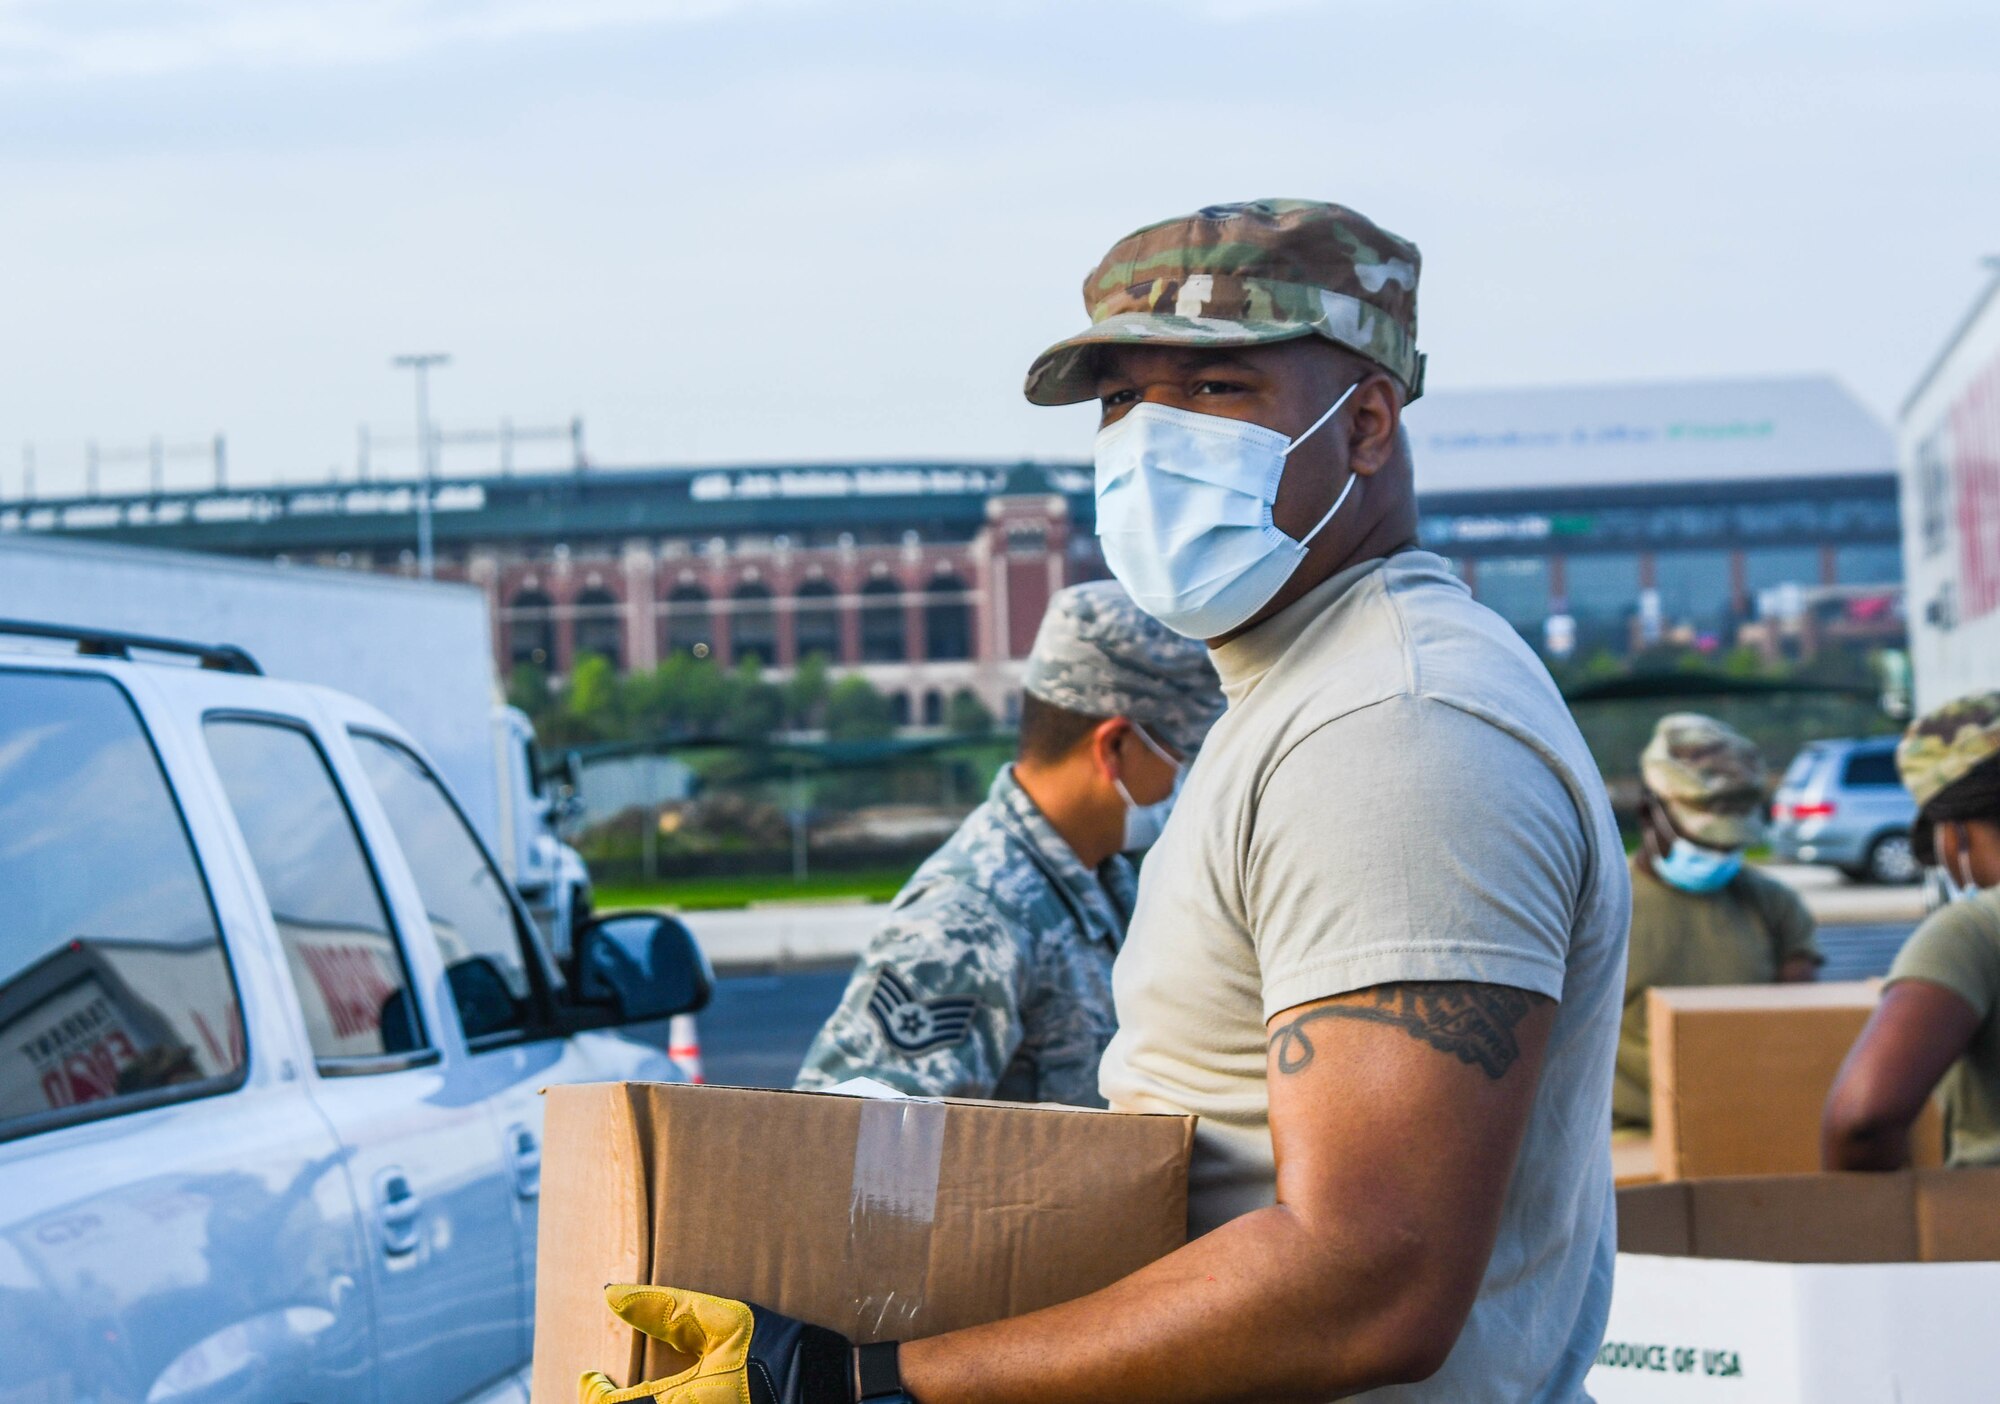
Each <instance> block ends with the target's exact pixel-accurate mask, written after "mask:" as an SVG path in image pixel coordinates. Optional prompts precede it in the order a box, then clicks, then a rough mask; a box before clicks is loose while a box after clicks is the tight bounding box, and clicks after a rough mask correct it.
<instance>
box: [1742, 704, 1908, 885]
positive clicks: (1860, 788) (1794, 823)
mask: <svg viewBox="0 0 2000 1404" xmlns="http://www.w3.org/2000/svg"><path fill="white" fill-rule="evenodd" d="M1916 815H1917V807H1916V804H1915V802H1914V801H1912V800H1911V799H1910V792H1909V791H1908V790H1905V789H1904V788H1903V782H1902V779H1901V778H1900V777H1899V776H1898V775H1897V774H1896V738H1895V737H1893V736H1879V737H1869V738H1867V739H1864V740H1837V741H1815V742H1813V743H1811V744H1810V745H1808V746H1806V747H1805V749H1803V750H1801V751H1800V752H1799V753H1798V755H1797V756H1796V757H1794V758H1793V760H1792V763H1791V765H1790V766H1789V767H1788V768H1787V769H1786V771H1785V778H1784V780H1783V781H1782V782H1781V783H1780V784H1779V786H1778V793H1777V795H1776V796H1775V797H1774V798H1773V799H1772V802H1771V851H1772V856H1773V857H1775V858H1777V859H1778V860H1779V861H1780V862H1786V863H1818V864H1823V865H1825V866H1827V867H1832V868H1839V869H1840V870H1841V871H1842V872H1844V873H1846V874H1847V875H1848V876H1849V877H1851V878H1853V879H1854V880H1855V881H1857V882H1880V883H1911V882H1916V881H1918V880H1919V879H1921V878H1922V877H1923V868H1922V866H1921V865H1920V864H1918V862H1917V859H1916V855H1915V854H1914V853H1912V852H1911V851H1910V825H1911V823H1912V822H1913V821H1914V820H1915V819H1916Z"/></svg>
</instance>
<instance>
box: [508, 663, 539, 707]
mask: <svg viewBox="0 0 2000 1404" xmlns="http://www.w3.org/2000/svg"><path fill="white" fill-rule="evenodd" d="M507 701H508V703H509V704H510V705H511V706H515V707H519V708H520V709H521V710H522V711H524V712H526V713H527V714H528V715H529V716H530V717H536V716H540V715H541V714H542V713H544V712H546V711H548V709H549V670H548V669H546V668H544V667H543V666H542V665H541V664H539V663H516V664H515V665H514V670H513V671H512V672H510V673H509V674H507Z"/></svg>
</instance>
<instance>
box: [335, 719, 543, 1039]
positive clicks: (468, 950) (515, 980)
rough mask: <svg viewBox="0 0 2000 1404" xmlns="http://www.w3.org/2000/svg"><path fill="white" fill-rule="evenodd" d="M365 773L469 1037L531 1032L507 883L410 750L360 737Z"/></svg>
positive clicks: (522, 957)
mask: <svg viewBox="0 0 2000 1404" xmlns="http://www.w3.org/2000/svg"><path fill="white" fill-rule="evenodd" d="M353 735H354V748H355V750H356V751H357V752H359V753H360V756H361V768H362V770H363V771H364V772H365V773H366V774H367V776H368V779H369V782H370V783H371V784H372V785H373V786H374V787H375V794H376V796H377V797H378V798H379V799H380V800H381V801H382V808H383V810H384V812H386V813H387V814H388V816H389V827H390V828H392V829H394V830H395V831H396V841H397V842H398V843H400V844H401V845H402V847H403V856H404V857H405V858H407V859H408V860H409V863H410V873H411V875H412V876H414V877H415V878H416V880H417V891H418V892H419V893H421V894H422V896H423V899H424V910H425V911H426V912H427V913H429V915H430V919H431V930H432V931H433V932H434V933H436V936H437V942H438V949H439V951H440V952H441V953H442V954H443V956H444V962H445V970H446V973H447V975H448V976H449V980H450V984H451V993H452V998H453V999H454V1000H455V1001H457V1004H458V1015H459V1019H460V1021H461V1022H462V1023H463V1024H464V1026H465V1036H466V1037H467V1038H469V1039H471V1038H484V1037H488V1036H491V1035H493V1034H503V1033H513V1032H516V1031H518V1030H521V1029H525V1028H526V1027H527V1026H528V1024H529V1023H530V1022H531V1018H530V1014H531V1011H532V1010H533V1008H534V1000H533V994H534V987H533V985H532V984H531V983H530V978H529V974H528V961H527V948H526V945H525V943H524V940H523V936H524V933H523V932H522V930H521V928H520V926H519V924H518V923H517V922H516V920H515V914H514V903H513V899H512V897H511V896H510V895H509V894H508V891H507V883H506V880H505V879H504V878H502V877H501V876H500V874H499V872H498V870H497V869H495V868H494V866H493V864H492V863H491V862H490V861H489V860H488V859H487V857H486V852H485V850H484V849H482V848H481V847H480V846H479V840H478V839H476V838H474V837H473V833H472V828H471V826H470V825H468V824H467V823H466V822H465V819H464V817H463V816H462V815H460V814H459V812H458V806H457V805H456V804H454V803H453V802H452V799H451V796H450V795H449V794H447V793H446V792H445V789H444V787H443V786H442V785H440V784H439V783H438V781H437V777H436V776H434V775H432V774H431V772H430V770H429V769H428V768H426V767H425V765H424V763H423V762H422V761H420V760H418V759H417V758H416V756H415V755H413V754H412V753H411V752H410V751H409V750H408V749H407V748H406V747H403V746H400V745H398V744H397V743H396V742H394V741H390V740H388V739H386V738H384V737H381V736H376V735H374V734H372V733H370V732H365V731H357V732H355V733H353Z"/></svg>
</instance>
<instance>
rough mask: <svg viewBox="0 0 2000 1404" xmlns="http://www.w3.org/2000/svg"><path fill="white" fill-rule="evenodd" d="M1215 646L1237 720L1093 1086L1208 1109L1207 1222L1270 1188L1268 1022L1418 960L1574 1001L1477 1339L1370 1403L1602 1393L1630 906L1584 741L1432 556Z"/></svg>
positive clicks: (1530, 668)
mask: <svg viewBox="0 0 2000 1404" xmlns="http://www.w3.org/2000/svg"><path fill="white" fill-rule="evenodd" d="M1215 664H1216V667H1217V669H1218V671H1219V672H1220V673H1221V675H1222V681H1223V688H1224V691H1225V692H1226V693H1227V694H1228V697H1229V710H1228V711H1227V712H1226V713H1225V714H1224V715H1223V717H1222V720H1221V721H1220V722H1219V723H1217V725H1216V727H1215V729H1214V730H1213V731H1212V732H1211V733H1210V734H1209V737H1208V740H1207V742H1206V743H1205V744H1204V745H1203V747H1202V752H1201V756H1200V758H1199V759H1198V760H1197V761H1196V762H1195V764H1194V766H1193V767H1192V769H1191V770H1190V771H1189V773H1188V777H1187V781H1186V783H1185V785H1184V787H1183V789H1182V793H1181V797H1180V800H1179V803H1178V804H1177V805H1176V807H1175V810H1174V816H1173V819H1172V821H1171V822H1170V823H1169V824H1168V825H1167V829H1166V833H1165V834H1164V836H1163V837H1162V838H1161V840H1160V842H1159V843H1158V844H1156V845H1155V846H1154V848H1153V851H1152V853H1151V854H1150V855H1149V856H1148V858H1147V861H1146V865H1145V869H1144V872H1143V873H1142V875H1141V878H1140V891H1139V901H1138V906H1137V908H1136V909H1135V911H1134V914H1133V918H1132V927H1131V932H1130V935H1129V936H1128V937H1127V941H1126V945H1125V949H1124V951H1123V953H1122V954H1121V955H1120V957H1119V960H1118V964H1117V966H1116V967H1115V969H1114V970H1113V973H1112V989H1113V995H1114V999H1115V1002H1116V1005H1117V1011H1118V1020H1119V1025H1120V1028H1119V1032H1118V1034H1117V1036H1116V1037H1115V1038H1114V1039H1113V1040H1112V1043H1111V1047H1110V1049H1109V1050H1108V1051H1107V1052H1106V1054H1105V1057H1104V1063H1103V1065H1102V1068H1101V1070H1100V1074H1099V1085H1100V1087H1101V1088H1102V1090H1103V1092H1104V1094H1105V1096H1106V1098H1107V1099H1108V1100H1109V1101H1110V1103H1111V1104H1112V1105H1113V1106H1115V1107H1123V1108H1131V1109H1135V1110H1147V1111H1151V1110H1163V1111H1177V1112H1193V1113H1195V1114H1197V1115H1198V1116H1199V1117H1200V1118H1201V1121H1200V1124H1199V1126H1198V1128H1197V1131H1196V1159H1195V1165H1194V1169H1193V1175H1192V1183H1191V1191H1192V1203H1191V1215H1190V1216H1191V1220H1192V1223H1191V1227H1192V1228H1193V1230H1194V1231H1196V1232H1203V1231H1206V1230H1208V1229H1211V1228H1214V1227H1215V1226H1216V1225H1218V1224H1220V1223H1222V1222H1223V1221H1225V1220H1227V1219H1229V1218H1232V1217H1234V1216H1236V1215H1238V1214H1242V1213H1246V1212H1248V1211H1250V1210H1253V1209H1256V1208H1258V1207H1260V1206H1263V1205H1268V1204H1270V1203H1271V1202H1272V1201H1273V1198H1274V1194H1275V1168H1274V1165H1273V1160H1272V1150H1271V1132H1270V1103H1269V1097H1268V1089H1267V1087H1266V1085H1265V1023H1266V1021H1267V1020H1268V1019H1270V1018H1271V1017H1272V1016H1273V1015H1275V1014H1278V1013H1280V1012H1282V1011H1283V1010H1285V1009H1288V1008H1291V1007H1292V1006H1294V1005H1298V1004H1303V1003H1306V1002H1308V1001H1311V1000H1316V999H1323V998H1326V997H1328V996H1331V995H1337V994H1344V993H1347V992H1349V991H1352V990H1358V989H1364V988H1367V987H1368V986H1371V985H1378V984H1384V983H1390V982H1395V981H1406V980H1409V981H1414V980H1445V981H1480V982H1487V983H1493V984H1502V985H1511V986H1514V987H1517V988H1519V989H1523V990H1529V991H1532V992H1534V993H1536V994H1540V995H1545V996H1547V997H1549V998H1551V999H1555V1000H1558V1001H1560V1007H1559V1009H1558V1010H1557V1014H1556V1021H1555V1027H1554V1031H1553V1033H1552V1034H1551V1036H1550V1040H1549V1046H1548V1052H1547V1056H1546V1059H1545V1063H1544V1067H1543V1070H1542V1080H1541V1085H1540V1088H1539V1090H1538V1091H1537V1094H1536V1099H1535V1105H1534V1110H1533V1113H1532V1116H1531V1119H1530V1122H1529V1125H1528V1128H1527V1133H1526V1138H1525V1141H1524V1143H1523V1145H1522V1148H1521V1156H1520V1160H1519V1163H1518V1165H1517V1168H1516V1171H1515V1176H1514V1181H1513V1184H1512V1185H1511V1186H1510V1188H1509V1190H1508V1195H1507V1200H1506V1204H1505V1206H1504V1209H1503V1215H1502V1221H1501V1230H1500V1235H1499V1240H1498V1242H1497V1244H1496V1246H1495V1248H1494V1252H1493V1257H1492V1259H1491V1261H1490V1263H1489V1265H1488V1267H1487V1272H1486V1277H1485V1281H1484V1283H1483V1284H1482V1286H1481V1289H1480V1295H1479V1298H1478V1301H1477V1302H1476V1303H1475V1305H1474V1307H1473V1310H1472V1315H1471V1318H1470V1319H1469V1320H1468V1322H1467V1324H1466V1327H1465V1331H1464V1333H1463V1334H1462V1335H1461V1336H1460V1338H1459V1341H1458V1344H1457V1346H1456V1348H1455V1349H1454V1350H1453V1352H1452V1354H1451V1357H1450V1359H1449V1360H1448V1361H1447V1362H1446V1364H1445V1367H1444V1369H1443V1370H1442V1371H1440V1372H1439V1373H1438V1374H1437V1375H1435V1376H1434V1377H1432V1379H1430V1380H1429V1381H1427V1382H1425V1383H1424V1384H1421V1385H1416V1386H1411V1387H1408V1388H1405V1389H1394V1390H1383V1391H1379V1392H1377V1393H1375V1394H1370V1395H1368V1396H1367V1397H1368V1398H1369V1399H1381V1400H1392V1399H1393V1400H1452V1401H1476V1400H1495V1401H1500V1400H1505V1401H1508V1404H1517V1401H1522V1400H1551V1401H1570V1400H1575V1399H1581V1398H1583V1392H1582V1391H1583V1377H1584V1375H1585V1373H1586V1372H1587V1371H1588V1370H1589V1368H1590V1364H1591V1361H1592V1358H1593V1357H1594V1356H1595V1354H1596V1351H1597V1348H1598V1345H1599V1343H1600V1338H1601V1335H1602V1332H1603V1326H1604V1319H1605V1312H1606V1310H1607V1309H1608V1306H1609V1300H1610V1286H1611V1266H1612V1256H1613V1252H1614V1248H1615V1235H1614V1232H1613V1227H1614V1224H1613V1203H1612V1196H1611V1161H1610V1148H1609V1144H1608V1141H1607V1138H1606V1136H1605V1132H1604V1127H1605V1124H1606V1121H1607V1120H1608V1118H1609V1117H1610V1113H1611V1068H1612V1059H1613V1054H1614V1052H1615V1049H1616V1044H1617V1035H1618V1014H1619V996H1620V994H1621V992H1622V990H1623V985H1624V960H1625V932H1626V925H1627V921H1628V918H1629V906H1628V903H1629V888H1628V884H1627V879H1626V871H1625V864H1624V860H1623V850H1622V848H1621V846H1620V844H1619V841H1618V832H1617V828H1616V826H1615V825H1614V823H1613V822H1612V817H1611V809H1610V805H1609V803H1608V802H1607V801H1606V799H1605V796H1604V787H1603V784H1602V782H1601V781H1600V780H1599V777H1598V774H1597V770H1596V767H1595V765H1594V764H1593V763H1592V762H1591V758H1590V754H1589V752H1588V751H1587V750H1586V749H1585V747H1584V744H1583V740H1582V738H1581V737H1580V736H1579V735H1578V734H1577V730H1576V726H1575V724H1574V723H1573V722H1572V721H1571V719H1570V715H1569V712H1568V710H1567V709H1566V708H1565V707H1564V705H1563V702H1562V699H1561V697H1560V695H1559V694H1558V693H1557V691H1556V688H1555V685H1554V684H1553V683H1552V682H1551V681H1550V679H1549V676H1548V673H1547V671H1546V670H1545V669H1544V668H1543V667H1542V665H1541V663H1540V661H1539V660H1538V659H1536V658H1535V656H1534V654H1533V653H1532V652H1530V651H1529V649H1528V648H1527V646H1526V645H1525V644H1523V643H1522V642H1521V640H1520V638H1519V636H1518V635H1516V634H1515V633H1514V631H1513V630H1512V629H1511V628H1509V627H1508V626H1507V625H1506V624H1505V623H1504V622H1503V621H1502V620H1501V619H1500V618H1499V617H1498V616H1497V615H1495V614H1493V613H1492V612H1490V611H1489V610H1487V609H1485V608H1484V607H1482V606H1480V605H1477V604H1475V603H1474V602H1473V601H1472V598H1471V596H1470V594H1469V593H1468V592H1467V591H1466V589H1465V586H1464V585H1463V584H1461V583H1460V582H1459V581H1458V580H1457V579H1456V578H1454V577H1453V576H1452V574H1451V573H1450V571H1449V570H1448V569H1446V567H1445V564H1444V562H1443V561H1441V560H1440V559H1438V558H1437V557H1436V556H1434V555H1431V554H1429V553H1428V552H1420V551H1410V552H1405V553H1402V554H1399V555H1397V556H1394V557H1391V558H1389V559H1388V560H1386V561H1372V562H1368V563H1365V564H1363V565H1359V566H1355V567H1352V568H1350V569H1349V570H1347V571H1344V572H1342V573H1341V574H1340V575H1338V576H1335V577H1334V578H1333V579H1331V580H1329V581H1327V582H1325V583H1324V584H1322V585H1321V586H1319V587H1318V588H1317V589H1315V590H1314V591H1313V592H1312V593H1310V594H1308V595H1306V596H1305V597H1304V598H1303V599H1301V600H1300V601H1298V602H1297V603H1296V604H1294V605H1292V606H1291V607H1290V608H1288V609H1287V610H1285V611H1284V612H1283V613H1282V614H1279V615H1278V616H1276V617H1275V618H1273V619H1271V620H1268V621H1266V622H1265V623H1264V624H1261V625H1259V626H1258V627H1257V628H1256V629H1254V630H1251V631H1250V632H1249V633H1247V634H1244V635H1242V636H1241V637H1239V638H1236V639H1234V640H1231V641H1230V642H1229V643H1228V644H1226V645H1224V646H1223V647H1222V648H1220V649H1217V650H1216V652H1215ZM1327 1328H1328V1329H1329V1330H1338V1329H1339V1323H1338V1322H1328V1323H1327Z"/></svg>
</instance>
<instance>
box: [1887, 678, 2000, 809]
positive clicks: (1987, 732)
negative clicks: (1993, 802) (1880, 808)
mask: <svg viewBox="0 0 2000 1404" xmlns="http://www.w3.org/2000/svg"><path fill="white" fill-rule="evenodd" d="M1995 756H2000V692H1975V693H1973V694H1972V695H1971V696H1969V697H1958V698H1954V699H1953V700H1952V701H1950V702H1947V703H1945V704H1944V705H1943V706H1941V707H1936V708H1933V709H1932V710H1931V711H1929V712H1926V713H1925V714H1924V715H1923V716H1921V717H1918V718H1917V719H1916V720H1915V721H1913V722H1911V723H1910V729H1909V730H1908V731H1906V732H1904V733H1903V739H1902V741H1901V742H1899V743H1898V744H1897V746H1896V769H1897V771H1898V772H1899V773H1900V774H1901V775H1902V777H1903V786H1904V788H1905V789H1907V790H1908V791H1909V792H1910V796H1911V798H1913V799H1914V800H1916V802H1917V808H1918V809H1922V808H1924V806H1926V805H1928V804H1929V803H1930V802H1931V801H1932V800H1934V799H1936V798H1937V797H1938V796H1939V795H1940V794H1942V793H1943V792H1944V791H1945V790H1946V789H1948V788H1950V787H1951V786H1952V785H1954V784H1956V783H1958V782H1959V781H1960V780H1963V779H1964V778H1965V777H1966V776H1967V775H1969V774H1971V773H1972V771H1973V770H1975V769H1977V768H1978V767H1979V766H1982V765H1984V764H1985V763H1986V762H1988V761H1990V760H1992V759H1993V758H1994V757H1995Z"/></svg>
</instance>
